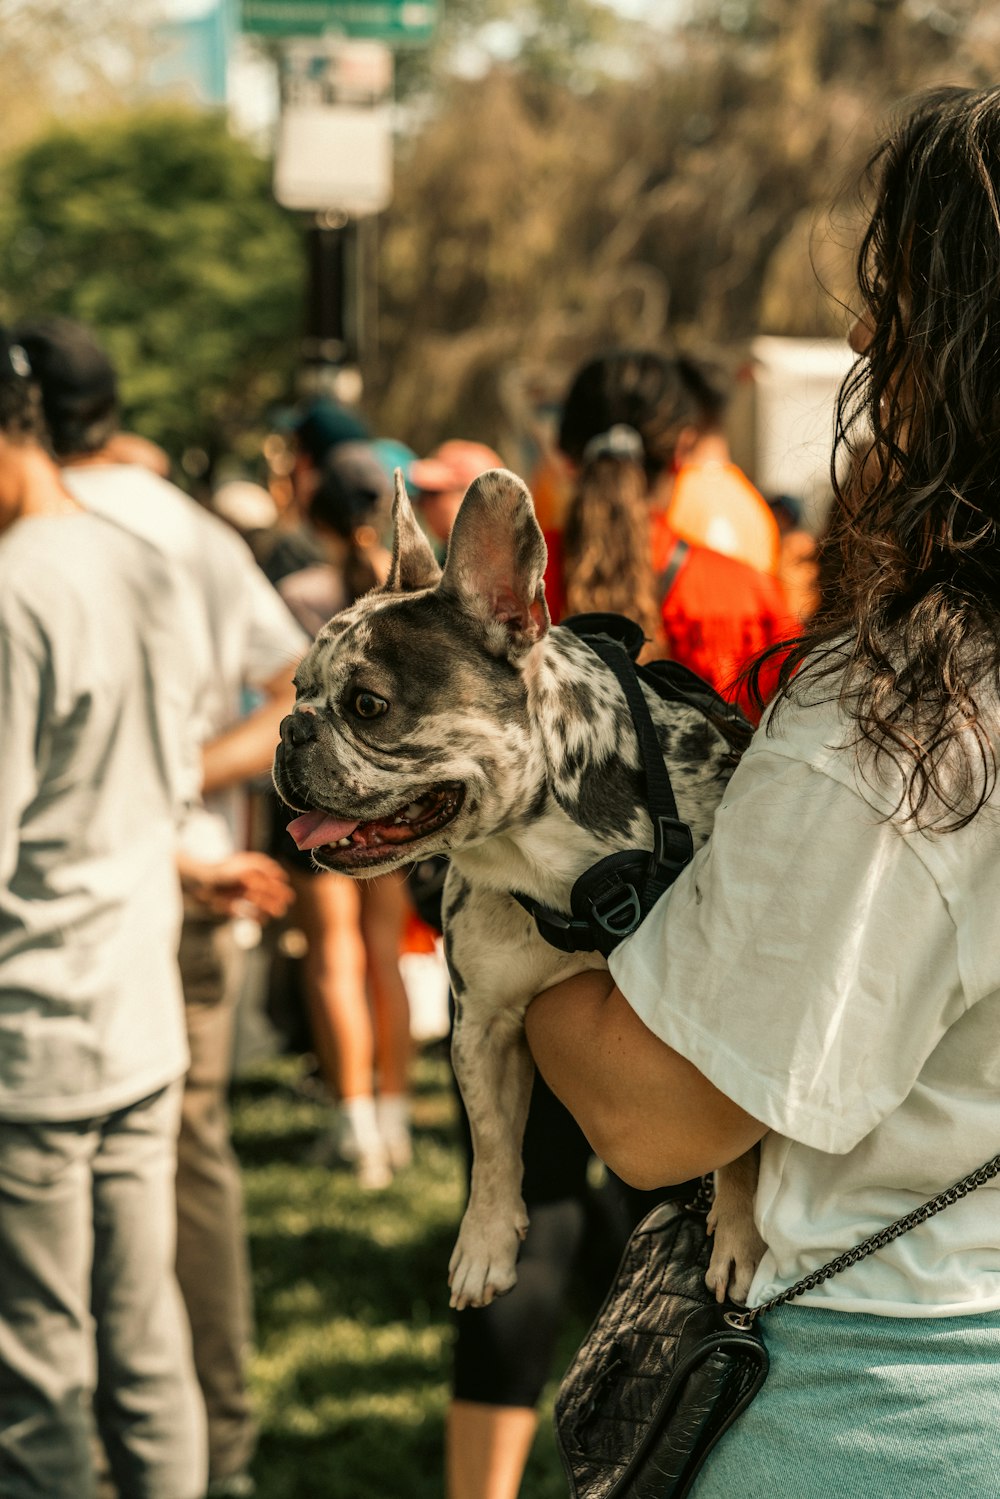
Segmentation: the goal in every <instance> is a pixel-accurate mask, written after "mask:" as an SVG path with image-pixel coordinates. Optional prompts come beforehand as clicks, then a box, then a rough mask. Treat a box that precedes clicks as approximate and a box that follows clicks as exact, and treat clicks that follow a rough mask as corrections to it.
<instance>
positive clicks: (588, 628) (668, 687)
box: [511, 614, 750, 957]
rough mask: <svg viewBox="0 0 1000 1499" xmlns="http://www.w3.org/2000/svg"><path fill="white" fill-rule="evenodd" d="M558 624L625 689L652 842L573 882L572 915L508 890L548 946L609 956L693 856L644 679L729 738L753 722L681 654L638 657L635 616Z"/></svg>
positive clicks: (741, 736) (581, 617)
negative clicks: (640, 661)
mask: <svg viewBox="0 0 1000 1499" xmlns="http://www.w3.org/2000/svg"><path fill="white" fill-rule="evenodd" d="M562 628H563V629H565V630H572V632H573V634H574V635H577V636H578V637H579V638H580V639H581V640H582V641H584V643H585V644H586V645H588V646H589V647H590V649H591V650H592V651H593V652H594V654H595V655H597V656H600V658H601V660H602V661H603V662H604V664H605V666H607V667H609V668H610V670H611V671H613V672H614V674H615V676H616V677H617V679H618V682H619V683H620V685H621V689H622V691H623V692H624V694H625V700H626V702H627V703H628V708H629V712H630V713H631V715H632V722H633V724H634V725H635V732H636V737H637V739H638V743H639V758H640V762H641V765H642V770H643V775H644V779H645V789H646V804H647V807H648V809H649V816H650V819H651V821H652V824H653V848H652V851H650V850H649V849H623V850H622V851H621V852H619V853H616V854H608V855H607V857H606V858H603V859H599V860H598V862H597V863H596V864H592V865H591V867H590V868H589V869H587V870H585V871H584V873H583V874H581V875H580V877H579V879H578V880H577V881H576V883H575V884H574V886H573V889H572V892H571V894H570V908H571V912H572V914H571V915H569V916H564V915H563V913H562V912H561V911H553V910H550V909H549V908H548V907H547V906H543V905H541V904H540V903H539V902H538V901H536V900H533V899H532V898H531V896H528V895H521V894H519V893H518V892H517V891H516V890H515V891H512V892H511V893H512V894H513V896H514V899H515V900H516V901H518V902H519V903H520V904H521V905H522V906H523V907H524V909H525V910H526V911H527V912H528V913H529V915H530V916H532V917H533V918H534V921H535V925H536V926H537V928H538V931H539V934H540V935H541V936H542V937H544V938H545V940H546V942H548V943H549V944H550V945H551V946H552V947H557V948H559V950H560V952H599V953H603V955H604V956H605V957H608V956H609V954H610V953H611V952H612V951H613V950H614V949H615V947H617V945H618V943H619V942H620V941H621V940H622V938H623V937H627V936H628V935H629V933H630V932H634V931H635V929H636V927H637V926H638V925H639V923H640V922H641V921H642V920H643V918H644V917H645V916H646V915H648V913H649V912H650V911H651V910H652V908H653V906H654V905H655V904H656V902H657V901H658V900H659V898H660V896H661V895H662V894H663V892H664V891H665V890H667V889H668V888H669V887H670V886H671V885H672V884H673V882H674V880H676V878H677V876H678V875H679V874H680V872H681V870H682V869H683V868H684V867H685V865H687V864H689V863H690V862H691V859H692V858H693V857H694V841H693V839H692V837H691V829H690V828H689V827H688V825H687V823H686V822H682V821H681V819H680V818H679V817H678V815H677V802H676V799H675V797H674V792H673V787H672V786H671V784H670V775H669V773H668V771H667V767H666V765H665V764H664V763H663V753H662V751H661V749H660V742H659V739H658V738H657V733H656V727H655V725H654V723H653V720H652V717H651V715H650V712H649V707H648V705H647V703H646V699H645V696H644V695H643V691H642V685H641V684H642V683H643V682H645V683H646V684H647V685H648V686H650V687H652V689H653V690H654V692H656V693H657V694H658V695H659V696H660V697H662V698H664V699H665V700H666V701H667V702H674V703H686V704H687V705H688V707H691V708H696V709H697V710H698V711H699V712H700V713H701V714H703V715H704V716H705V717H710V718H712V719H713V721H715V722H716V723H717V724H718V726H719V728H720V730H721V731H722V732H723V733H727V729H728V731H729V732H728V733H727V737H729V738H730V742H731V743H733V744H734V745H735V744H736V743H738V742H739V743H742V742H744V741H745V739H746V738H748V737H749V733H750V728H749V724H748V723H747V721H746V719H745V718H744V717H743V715H742V714H741V713H740V711H739V709H738V708H735V707H734V706H733V704H732V703H728V702H726V700H725V698H723V697H720V696H719V694H718V693H717V692H716V691H715V690H714V688H712V687H710V686H709V685H708V683H707V682H704V681H702V679H701V677H699V676H696V675H695V673H694V672H693V671H690V670H689V669H688V668H687V667H686V666H681V664H680V663H679V662H677V661H654V662H651V663H650V664H649V665H648V666H639V665H637V663H636V658H637V657H638V655H639V652H640V651H641V650H642V647H643V645H644V643H645V636H644V635H643V633H642V629H641V627H640V626H639V625H637V624H636V623H635V622H634V621H633V620H630V619H626V618H625V617H624V616H623V615H620V614H575V615H573V616H572V618H570V619H566V620H563V622H562Z"/></svg>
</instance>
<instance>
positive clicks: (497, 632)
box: [440, 468, 549, 659]
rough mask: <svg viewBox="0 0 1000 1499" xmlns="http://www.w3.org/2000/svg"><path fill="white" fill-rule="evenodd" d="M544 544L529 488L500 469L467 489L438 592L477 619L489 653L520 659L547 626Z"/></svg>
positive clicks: (506, 471) (492, 470)
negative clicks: (481, 627) (456, 602)
mask: <svg viewBox="0 0 1000 1499" xmlns="http://www.w3.org/2000/svg"><path fill="white" fill-rule="evenodd" d="M545 562H546V554H545V542H544V540H543V538H542V533H541V531H540V530H539V526H538V522H537V520H536V519H535V507H534V505H533V504H532V501H531V495H530V494H529V492H528V489H527V486H526V485H525V484H523V483H522V481H521V480H520V479H519V478H518V477H517V475H516V474H512V473H510V471H509V470H508V469H505V468H491V469H490V470H489V471H488V472H487V473H485V474H480V476H479V478H478V479H476V480H474V481H473V483H472V484H470V485H469V488H468V490H467V491H466V495H465V499H464V500H463V501H462V508H461V510H459V512H458V518H457V520H456V521H455V527H454V530H453V531H452V533H451V542H450V544H449V546H448V560H447V561H446V562H445V565H444V577H443V578H442V580H441V590H440V591H441V592H442V593H446V594H450V595H451V596H452V597H453V598H455V599H457V600H458V601H459V603H461V605H462V607H463V609H465V610H466V611H467V612H468V613H471V614H473V615H474V616H475V617H476V618H477V619H479V620H481V621H482V623H483V625H484V627H485V629H486V632H487V643H488V645H489V648H490V650H491V651H493V652H494V654H495V655H498V656H499V655H507V656H509V657H511V658H512V659H514V658H515V657H518V656H522V655H524V654H525V652H526V651H528V650H530V649H531V647H532V646H533V645H534V644H535V643H536V642H537V641H539V640H541V638H542V636H543V635H544V634H545V632H546V630H547V629H548V628H549V611H548V606H547V605H546V603H545V585H544V581H543V579H544V575H545Z"/></svg>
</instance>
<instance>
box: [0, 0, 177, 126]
mask: <svg viewBox="0 0 1000 1499" xmlns="http://www.w3.org/2000/svg"><path fill="white" fill-rule="evenodd" d="M160 11H161V0H87V4H86V5H80V4H79V3H78V0H0V41H2V45H0V98H3V99H5V100H7V101H8V106H9V107H8V108H7V109H6V110H5V111H4V138H3V143H2V149H3V150H4V151H5V152H6V151H10V150H11V149H12V148H14V147H17V146H19V145H21V144H23V143H24V142H26V141H28V140H29V139H30V138H31V136H33V135H34V134H36V133H37V131H38V130H39V128H41V127H42V126H44V125H45V124H47V123H50V122H51V121H52V120H54V119H59V118H66V117H68V116H69V114H70V113H71V112H75V113H76V114H77V115H78V114H79V111H80V110H81V109H91V110H92V109H95V108H96V109H104V110H107V109H109V108H111V107H113V106H114V105H116V104H117V103H119V101H120V100H121V99H122V97H123V96H124V95H126V94H128V93H129V92H130V91H132V90H134V89H135V88H136V86H137V85H138V82H139V80H140V78H141V76H142V74H143V71H144V69H145V66H146V64H147V62H148V58H149V49H150V36H151V31H150V23H151V21H153V20H155V19H156V18H157V17H158V15H159V14H160ZM15 103H16V108H14V107H10V106H13V105H14V104H15Z"/></svg>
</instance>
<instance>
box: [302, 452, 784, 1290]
mask: <svg viewBox="0 0 1000 1499" xmlns="http://www.w3.org/2000/svg"><path fill="white" fill-rule="evenodd" d="M394 519H395V524H396V543H395V550H394V555H393V565H392V571H391V574H390V578H389V581H388V583H387V585H386V587H385V588H384V589H381V590H377V591H374V592H372V593H370V594H367V595H366V596H365V597H364V598H363V599H361V600H360V601H359V602H358V603H357V604H355V605H354V607H353V608H351V609H348V610H346V611H345V612H344V613H342V614H340V615H338V616H337V617H336V619H334V620H331V622H330V623H329V624H328V625H327V626H326V627H325V628H324V629H323V630H322V631H321V633H320V635H319V636H318V637H317V640H316V642H315V644H314V646H313V647H312V649H311V650H310V652H309V653H308V655H307V656H306V657H305V659H304V661H303V662H302V664H301V666H300V667H299V671H298V674H297V678H296V685H297V691H298V700H297V705H296V712H295V714H293V715H291V717H290V719H289V720H286V726H290V727H288V728H287V731H286V732H284V733H283V743H282V746H281V747H280V748H279V751H278V754H277V757H276V760H275V770H274V778H275V784H276V786H277V788H278V791H279V792H280V793H281V795H282V796H283V798H284V799H285V800H286V801H287V802H288V803H289V804H290V805H291V806H293V807H296V808H298V809H300V810H302V811H312V810H315V809H322V810H323V811H326V812H329V813H331V814H333V815H334V816H335V817H336V818H337V819H342V820H343V819H360V821H361V823H362V824H363V825H367V824H370V823H372V822H379V823H382V822H383V820H384V822H385V823H387V824H388V823H391V821H392V819H393V817H394V816H396V815H398V814H400V812H401V809H404V810H405V809H407V808H410V809H412V808H413V806H415V805H416V804H417V803H418V801H419V798H421V797H422V796H423V795H424V794H425V793H426V792H428V791H429V790H430V788H432V787H435V786H441V785H447V786H452V787H454V786H460V787H461V788H462V800H461V804H460V806H459V807H458V810H457V813H456V814H455V815H454V817H453V818H452V820H451V821H449V822H448V823H446V825H444V826H442V827H440V828H438V829H437V830H435V831H433V832H431V833H428V834H425V835H424V836H422V837H420V838H419V839H418V840H416V841H410V842H399V843H396V842H391V843H389V844H388V845H387V846H376V848H375V851H374V852H372V850H371V849H369V848H360V849H359V848H358V847H357V846H355V845H354V844H353V843H352V844H351V845H349V846H345V847H336V846H334V847H321V848H318V849H314V857H315V858H316V861H317V863H318V864H320V865H322V866H324V867H328V868H334V869H343V870H344V871H345V872H347V873H350V874H353V875H372V874H376V873H382V872H383V871H385V870H388V869H393V868H397V867H399V866H400V865H401V864H403V863H405V862H409V861H410V860H412V859H413V858H415V857H426V856H427V855H429V854H431V853H447V854H448V855H449V856H450V859H451V867H450V870H449V874H448V879H447V882H446V886H445V892H444V928H445V946H446V953H447V959H448V968H449V972H450V976H451V983H452V988H453V991H454V994H455V1001H456V1022H455V1031H454V1040H453V1058H454V1064H455V1071H456V1074H457V1076H458V1080H459V1085H460V1087H461V1089H462V1096H463V1099H464V1101H465V1106H466V1109H467V1111H468V1115H469V1122H470V1125H471V1128H472V1139H473V1150H474V1165H473V1174H472V1189H471V1194H470V1199H469V1205H468V1209H467V1211H466V1214H465V1217H464V1219H463V1222H462V1227H461V1230H460V1233H459V1238H458V1243H457V1245H456V1248H455V1252H454V1255H453V1256H452V1262H451V1277H450V1279H451V1285H452V1304H453V1305H455V1306H459V1307H462V1306H466V1305H484V1304H486V1303H488V1302H489V1301H490V1300H491V1299H492V1298H493V1296H494V1295H496V1294H499V1293H501V1292H503V1291H506V1290H508V1289H509V1288H510V1287H511V1286H512V1285H513V1284H514V1281H515V1278H516V1272H515V1261H516V1258H517V1248H518V1242H519V1239H520V1238H522V1237H523V1235H524V1232H525V1229H526V1227H527V1219H526V1216H525V1211H524V1205H523V1202H522V1200H521V1185H520V1183H521V1161H520V1144H521V1138H522V1135H523V1130H524V1120H525V1115H526V1112H527V1107H528V1098H529V1094H530V1090H531V1080H532V1064H531V1059H530V1056H529V1054H528V1050H527V1047H526V1045H525V1041H524V1032H523V1023H522V1022H523V1016H524V1012H525V1009H526V1007H527V1005H528V1002H529V1001H530V999H531V998H532V997H533V995H535V994H536V993H538V991H539V990H540V989H543V988H545V987H547V986H548V985H550V984H553V983H555V982H557V981H558V980H560V979H563V978H568V977H570V976H571V975H572V974H574V973H579V972H581V971H582V970H584V969H588V968H600V967H604V966H605V965H604V960H603V958H601V957H600V956H599V955H597V954H578V955H574V956H567V955H566V954H563V953H560V952H557V951H556V950H555V949H554V948H552V947H549V946H548V944H547V943H545V942H544V941H543V940H542V938H541V937H539V935H538V933H537V931H536V929H535V927H534V924H533V922H532V921H531V919H530V918H529V917H528V916H527V915H526V913H525V912H524V910H523V909H522V907H521V906H520V905H518V904H517V902H516V901H515V900H513V899H512V897H511V895H510V892H511V891H512V890H518V891H520V892H522V893H523V894H526V895H529V896H533V897H534V898H535V899H536V900H539V901H541V902H542V903H544V904H545V905H546V906H549V907H553V908H556V909H560V910H563V911H566V912H568V911H569V908H570V906H569V896H570V890H571V889H572V886H573V884H574V882H575V880H576V878H577V876H578V875H580V874H581V873H582V872H583V871H584V870H585V869H587V868H589V867H590V866H591V865H592V864H593V863H595V862H596V860H597V859H599V858H601V857H602V856H603V855H605V854H609V853H613V852H615V851H616V850H619V849H627V848H636V847H643V848H650V847H651V846H652V830H651V825H650V821H649V817H648V815H647V812H646V809H645V807H644V805H643V794H642V777H641V773H640V761H639V754H638V749H637V744H636V737H635V732H634V729H633V725H632V720H631V716H630V714H629V711H628V708H627V706H626V703H625V700H624V697H623V695H622V693H621V689H620V688H619V685H618V683H617V681H616V679H615V677H614V676H613V674H612V673H611V672H610V671H609V670H608V669H607V668H606V667H605V666H604V664H603V663H602V662H601V661H600V660H599V659H598V658H597V657H596V656H595V655H594V653H593V652H592V651H590V650H589V649H588V647H587V646H586V645H584V644H583V642H582V641H580V640H579V639H578V638H577V637H576V636H575V635H573V634H571V633H570V632H568V631H566V630H562V629H558V628H556V629H550V628H549V619H548V612H547V610H546V608H545V602H544V592H543V587H542V575H543V571H544V566H545V548H544V543H543V541H542V536H541V532H540V531H539V529H538V525H537V523H536V521H535V518H534V511H533V508H532V504H531V497H530V495H529V494H528V492H527V490H526V489H525V487H524V485H523V484H522V483H521V482H520V480H518V479H516V478H515V477H514V475H513V474H510V473H507V472H506V471H505V470H495V471H492V472H490V473H489V474H485V475H483V477H482V478H480V479H478V480H477V481H476V482H475V484H473V486H472V487H471V488H470V490H469V493H468V494H467V496H466V498H465V501H464V503H463V505H462V509H461V512H460V514H459V517H458V520H457V522H456V524H455V530H454V534H453V537H452V542H451V547H450V549H449V554H448V560H447V563H446V565H445V570H444V574H443V576H442V575H441V573H440V570H439V568H438V567H437V564H436V562H435V560H434V558H433V555H432V554H431V552H430V548H429V547H428V545H427V543H426V541H425V540H424V538H423V536H422V533H421V532H420V530H419V528H418V527H417V525H416V522H415V520H414V518H413V515H412V512H411V510H410V507H409V504H408V502H407V500H406V495H405V490H404V489H403V488H402V485H401V484H400V483H397V497H396V506H395V512H394ZM359 693H367V694H373V695H374V696H375V697H376V698H377V699H380V700H381V701H382V702H384V703H385V704H387V705H388V706H387V708H386V709H385V710H384V711H383V712H382V714H381V716H378V717H374V718H370V719H368V718H361V717H359V715H358V712H357V711H356V705H357V703H358V694H359ZM647 696H648V698H649V705H650V710H651V712H652V715H653V719H654V722H655V724H656V727H657V731H658V735H659V739H660V744H661V747H662V750H663V753H664V756H665V759H666V761H667V763H668V765H669V768H670V775H671V781H672V783H673V787H674V793H675V796H676V799H677V805H678V809H679V813H680V816H681V817H682V818H683V819H684V820H685V821H686V822H688V824H689V825H690V827H691V830H692V833H693V836H694V842H695V846H696V847H699V846H700V845H701V844H702V843H704V841H705V839H706V838H707V836H708V833H709V829H710V827H711V823H712V818H713V814H714V811H715V808H716V806H717V804H718V802H719V799H720V796H721V794H722V791H723V789H724V787H725V785H726V782H727V781H728V778H729V775H730V773H731V770H732V767H733V761H734V757H733V754H732V751H731V748H730V745H729V744H728V743H727V741H726V739H725V738H724V737H723V736H722V734H721V733H720V732H719V731H718V730H717V729H716V728H714V727H713V726H712V725H711V724H709V723H708V722H707V721H706V720H705V718H703V717H702V715H701V714H699V713H698V712H697V711H695V710H694V709H691V708H688V707H686V706H683V705H679V704H667V703H665V702H663V700H662V699H660V698H658V697H657V696H655V694H647ZM304 714H305V715H310V717H311V719H312V722H310V723H309V724H307V725H304V724H303V722H302V719H301V718H300V715H304ZM296 727H297V729H298V731H299V732H298V733H296V732H293V730H294V729H295V728H296ZM729 1170H730V1171H733V1168H729ZM748 1170H750V1167H749V1166H747V1167H744V1168H741V1169H740V1170H739V1171H735V1172H734V1174H733V1178H732V1181H733V1184H734V1186H733V1192H734V1201H735V1198H736V1197H740V1202H739V1207H738V1211H737V1213H736V1215H735V1217H736V1220H737V1221H735V1222H732V1223H729V1222H727V1221H726V1220H727V1214H726V1202H725V1190H726V1187H725V1183H724V1182H723V1183H720V1186H721V1189H722V1190H721V1193H720V1199H719V1210H720V1219H721V1221H720V1223H719V1227H718V1230H717V1233H716V1254H715V1258H714V1260H713V1271H712V1272H710V1273H711V1274H712V1277H713V1283H716V1284H720V1283H721V1285H722V1287H723V1289H724V1288H725V1284H726V1282H727V1281H728V1280H729V1279H730V1274H731V1271H732V1273H733V1275H734V1277H735V1281H734V1284H733V1285H732V1287H731V1289H732V1290H733V1292H734V1293H735V1294H739V1293H740V1292H742V1293H743V1294H744V1295H745V1293H746V1290H747V1288H748V1286H749V1277H750V1275H752V1273H753V1269H754V1267H755V1259H754V1254H755V1252H756V1245H755V1243H754V1240H753V1235H752V1223H750V1224H749V1226H748V1225H747V1223H746V1201H745V1197H746V1191H747V1182H748V1181H749V1190H750V1191H751V1193H752V1181H753V1175H752V1174H751V1176H750V1177H748V1176H747V1172H748ZM730 1216H731V1215H730Z"/></svg>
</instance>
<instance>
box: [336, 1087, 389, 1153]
mask: <svg viewBox="0 0 1000 1499" xmlns="http://www.w3.org/2000/svg"><path fill="white" fill-rule="evenodd" d="M340 1117H341V1121H342V1125H343V1133H344V1137H345V1139H344V1143H345V1145H348V1146H351V1145H353V1146H354V1147H355V1149H356V1150H357V1151H359V1152H361V1153H363V1154H367V1153H369V1152H372V1151H376V1150H378V1149H379V1147H380V1145H381V1139H382V1137H381V1132H380V1130H379V1124H378V1116H377V1115H376V1113H375V1100H374V1098H372V1096H371V1094H367V1095H364V1096H362V1097H358V1098H345V1099H344V1100H343V1102H342V1103H341V1105H340Z"/></svg>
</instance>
